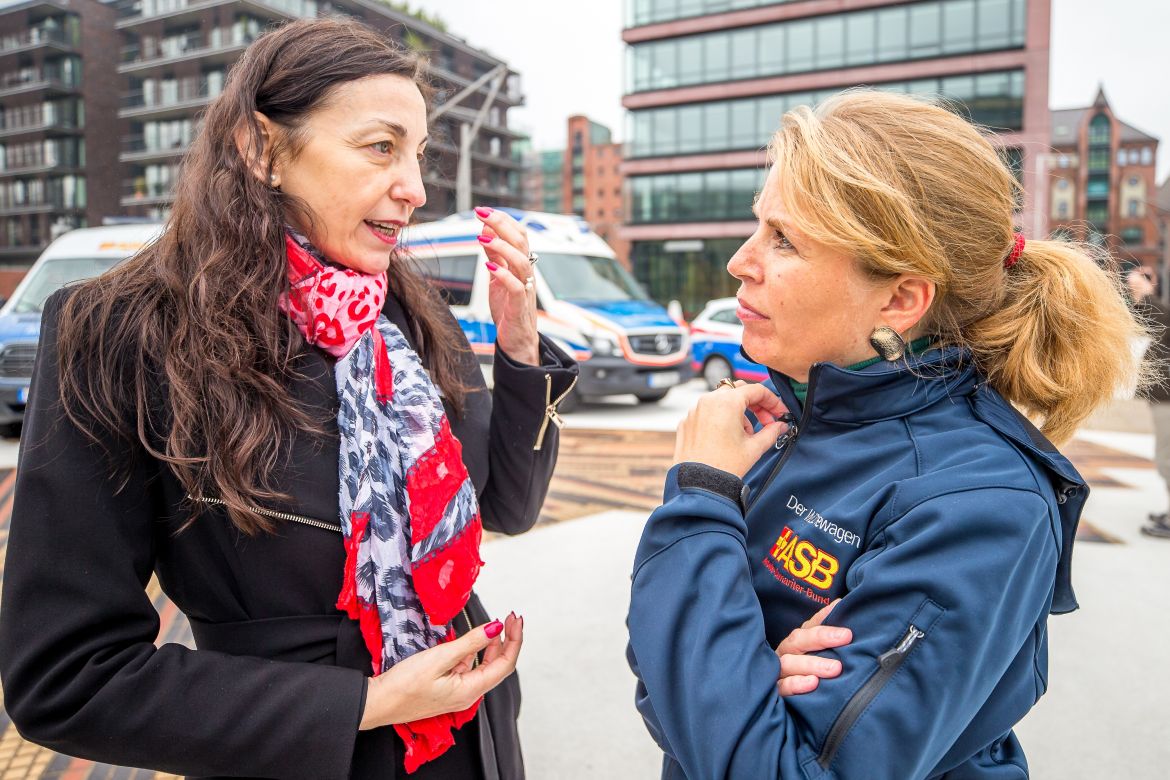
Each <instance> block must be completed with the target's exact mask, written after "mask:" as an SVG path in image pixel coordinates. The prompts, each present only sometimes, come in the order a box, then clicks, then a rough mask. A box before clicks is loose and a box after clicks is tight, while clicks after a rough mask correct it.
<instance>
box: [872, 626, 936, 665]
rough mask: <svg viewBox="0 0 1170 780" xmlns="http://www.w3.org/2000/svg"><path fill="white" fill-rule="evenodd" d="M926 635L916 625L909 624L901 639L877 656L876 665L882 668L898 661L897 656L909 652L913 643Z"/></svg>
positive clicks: (916, 642)
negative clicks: (896, 644)
mask: <svg viewBox="0 0 1170 780" xmlns="http://www.w3.org/2000/svg"><path fill="white" fill-rule="evenodd" d="M924 636H926V633H925V632H924V631H922V630H921V629H920V628H918V626H915V625H911V626H910V629H909V630H908V631H907V632H906V635H905V636H904V637H902V641H901V642H899V643H898V646H897V647H894V648H893V649H890V650H887V651H886V652H884V653H882V654H881V656H879V657H878V665H879V666H881V667H882V668H883V669H885V668H888V667H889V666H891V665H894V664H897V663H899V656H904V655H907V654H909V652H910V651H911V650H913V649H914V645H916V644H918V640H919V639H921V638H922V637H924Z"/></svg>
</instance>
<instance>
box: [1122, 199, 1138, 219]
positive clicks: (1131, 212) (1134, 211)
mask: <svg viewBox="0 0 1170 780" xmlns="http://www.w3.org/2000/svg"><path fill="white" fill-rule="evenodd" d="M1125 210H1126V214H1127V215H1128V216H1131V217H1140V216H1141V215H1142V214H1141V210H1142V202H1141V201H1140V200H1138V199H1137V198H1131V199H1130V200H1129V202H1128V203H1126V204H1125Z"/></svg>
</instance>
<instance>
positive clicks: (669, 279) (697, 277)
mask: <svg viewBox="0 0 1170 780" xmlns="http://www.w3.org/2000/svg"><path fill="white" fill-rule="evenodd" d="M742 243H743V239H742V238H714V239H712V238H706V239H701V240H688V241H636V242H634V243H633V245H632V246H631V247H630V261H631V265H632V267H633V271H634V276H635V278H636V279H637V280H638V281H639V282H640V283H641V284H642V286H643V287H645V288H646V291H647V292H648V293H649V294H650V297H651V298H653V299H654V300H656V301H659V302H661V303H663V304H665V303H667V302H669V301H671V300H678V301H679V302H680V303H681V304H682V307H683V313H684V315H685V316H686V317H688V318H691V317H694V316H695V315H696V314H698V313H699V311H700V310H701V309H702V308H703V306H704V305H705V304H706V303H707V301H709V300H710V299H712V298H721V297H724V296H731V295H735V291H736V289H737V288H738V287H739V281H738V280H737V279H736V278H735V277H733V276H732V275H731V274H729V273H727V258H729V257H731V256H732V255H733V254H735V252H736V250H737V249H739V247H740V245H741V244H742Z"/></svg>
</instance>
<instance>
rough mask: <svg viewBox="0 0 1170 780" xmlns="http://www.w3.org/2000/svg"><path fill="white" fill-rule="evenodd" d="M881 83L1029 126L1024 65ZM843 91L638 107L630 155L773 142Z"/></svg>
mask: <svg viewBox="0 0 1170 780" xmlns="http://www.w3.org/2000/svg"><path fill="white" fill-rule="evenodd" d="M847 29H848V28H847ZM876 86H877V87H878V88H879V89H883V90H888V91H891V92H898V93H906V92H910V93H916V94H929V95H941V96H942V97H945V98H947V99H948V100H950V101H951V102H952V103H953V104H954V105H955V107H956V109H957V110H958V111H959V112H960V113H961V114H963V115H964V116H966V117H968V118H969V119H971V120H972V121H973V122H975V123H977V124H980V125H983V126H985V127H993V128H997V129H1009V130H1018V129H1021V128H1022V127H1023V123H1024V72H1023V71H1022V70H1010V71H996V72H991V73H981V74H979V75H977V76H948V77H945V78H932V79H918V80H915V81H899V82H890V83H884V84H879V85H876ZM839 92H840V89H838V88H833V89H823V90H818V91H816V92H789V93H783V94H780V95H767V96H765V97H757V98H744V99H738V100H719V101H712V102H709V103H699V104H692V105H687V106H670V107H667V108H654V109H644V110H639V111H634V112H633V113H632V114H631V119H630V122H629V125H628V127H629V131H630V135H631V138H630V142H629V147H628V149H629V155H630V156H631V157H657V156H662V155H677V154H694V153H700V152H718V151H732V150H740V149H759V148H761V147H764V146H766V145H767V144H768V141H769V140H770V139H771V137H772V135H773V134H774V133H775V132H776V130H777V129H778V128H779V127H780V119H781V117H783V115H784V114H785V113H786V112H788V111H791V110H792V109H793V108H796V107H797V106H803V105H809V106H812V105H816V104H817V103H820V102H822V101H823V100H826V99H827V98H830V97H832V96H834V95H836V94H838V93H839ZM1106 154H1108V152H1106ZM1060 159H1061V163H1062V167H1068V158H1067V157H1066V156H1063V155H1062V156H1061V158H1060Z"/></svg>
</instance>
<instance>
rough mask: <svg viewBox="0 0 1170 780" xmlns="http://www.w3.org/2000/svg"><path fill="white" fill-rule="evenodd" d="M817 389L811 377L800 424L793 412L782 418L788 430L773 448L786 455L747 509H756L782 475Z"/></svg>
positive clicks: (786, 413)
mask: <svg viewBox="0 0 1170 780" xmlns="http://www.w3.org/2000/svg"><path fill="white" fill-rule="evenodd" d="M815 387H816V384H815V383H814V382H813V381H812V377H811V376H810V377H809V383H808V393H807V394H805V396H804V408H803V409H802V410H801V412H800V421H799V423H798V422H797V419H796V415H794V414H793V413H792V412H785V413H784V414H783V415H782V416H781V417H780V419H781V420H783V421H784V422H786V423H788V430H786V431H785V432H784V433H783V434H781V435H780V436H779V437H778V438H777V439H776V443H775V444H774V445H772V446H773V447H775V448H776V449H778V450H784V454H783V455H781V456H780V462H779V463H777V464H776V465H775V467H773V469H772V473H771V474H769V475H768V478H767V479H766V480H765V481H764V484H763V485H761V486H760V489H759V490H758V491H756V497H755V499H754V500H753V501H752V502H751V503H750V504H748V505H747V509H751V508H752V507H754V506H755V505H756V502H757V501H759V500H760V499H761V498H762V497H763V495H764V493H766V492H767V491H768V487H769V486H770V485H771V484H772V480H774V479H776V475H777V474H779V473H780V469H782V468H784V464H785V463H787V462H788V458H789V456H791V455H792V450H793V449H795V448H796V437H797V436H799V435H800V429H801V428H802V427H804V424H805V420H806V419H807V418H808V416H809V414H811V412H810V411H809V410H810V409H812V399H813V389H814V388H815ZM785 448H787V449H785Z"/></svg>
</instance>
